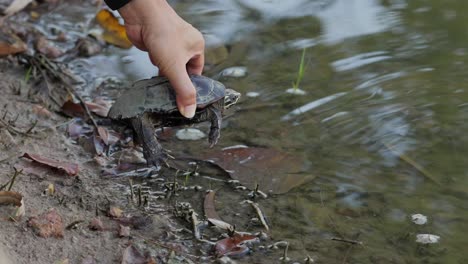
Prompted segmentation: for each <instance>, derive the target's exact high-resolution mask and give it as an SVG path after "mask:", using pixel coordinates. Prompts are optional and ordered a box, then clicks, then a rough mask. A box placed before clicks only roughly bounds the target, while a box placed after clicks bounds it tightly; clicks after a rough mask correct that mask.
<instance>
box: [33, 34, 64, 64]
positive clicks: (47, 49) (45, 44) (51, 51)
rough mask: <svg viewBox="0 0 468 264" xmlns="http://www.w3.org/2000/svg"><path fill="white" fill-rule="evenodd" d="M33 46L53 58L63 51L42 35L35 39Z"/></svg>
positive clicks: (60, 54)
mask: <svg viewBox="0 0 468 264" xmlns="http://www.w3.org/2000/svg"><path fill="white" fill-rule="evenodd" d="M35 48H36V50H37V51H39V52H40V53H42V54H44V55H45V56H46V57H47V58H51V59H55V58H58V57H60V56H62V55H63V51H61V50H60V49H59V48H57V47H56V46H55V45H53V44H52V43H50V42H49V41H48V40H47V38H46V37H44V36H39V37H38V38H37V39H36V43H35Z"/></svg>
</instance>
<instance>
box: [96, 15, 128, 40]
mask: <svg viewBox="0 0 468 264" xmlns="http://www.w3.org/2000/svg"><path fill="white" fill-rule="evenodd" d="M96 21H97V22H98V23H99V25H100V26H101V27H102V28H103V29H104V33H103V34H102V38H103V39H104V40H105V41H106V42H107V43H109V44H112V45H115V46H117V47H120V48H124V49H129V48H131V47H132V43H131V42H130V40H128V37H127V32H126V31H125V27H124V26H123V25H121V24H120V23H119V20H118V19H117V18H116V17H115V16H114V15H113V14H112V13H111V12H110V11H109V10H107V9H103V10H101V11H99V12H98V13H97V14H96Z"/></svg>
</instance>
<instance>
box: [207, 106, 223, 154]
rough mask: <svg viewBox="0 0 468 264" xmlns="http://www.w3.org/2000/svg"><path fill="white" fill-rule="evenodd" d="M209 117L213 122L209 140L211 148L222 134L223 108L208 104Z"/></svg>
mask: <svg viewBox="0 0 468 264" xmlns="http://www.w3.org/2000/svg"><path fill="white" fill-rule="evenodd" d="M207 114H208V119H209V120H210V122H211V127H210V133H209V135H208V142H209V143H210V148H212V147H213V146H214V145H216V143H218V139H219V137H220V136H221V132H220V131H221V122H222V121H223V116H222V114H221V110H219V109H218V108H216V107H215V106H213V105H210V106H208V109H207Z"/></svg>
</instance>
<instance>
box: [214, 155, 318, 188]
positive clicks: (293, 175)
mask: <svg viewBox="0 0 468 264" xmlns="http://www.w3.org/2000/svg"><path fill="white" fill-rule="evenodd" d="M206 159H207V160H211V161H213V162H214V163H215V164H216V165H218V166H219V167H221V168H223V169H224V170H225V171H226V172H227V173H229V175H230V176H231V177H232V178H233V179H236V180H239V181H240V182H241V183H242V184H243V185H245V186H247V187H249V188H251V189H253V188H255V186H256V185H257V184H259V186H260V189H262V190H265V191H272V192H273V193H285V192H288V191H289V190H291V189H292V188H294V187H297V186H299V185H301V184H303V183H304V182H306V181H308V180H310V179H311V178H312V177H311V176H310V175H304V174H302V173H300V172H301V171H302V170H303V168H302V165H303V161H302V159H300V158H299V157H295V156H292V155H291V154H288V153H285V152H280V151H278V150H275V149H270V148H247V147H237V148H227V149H223V150H221V151H213V152H211V153H209V154H208V155H207V158H206Z"/></svg>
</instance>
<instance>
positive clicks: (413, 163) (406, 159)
mask: <svg viewBox="0 0 468 264" xmlns="http://www.w3.org/2000/svg"><path fill="white" fill-rule="evenodd" d="M382 144H383V145H384V146H385V147H386V148H387V149H388V150H390V151H391V152H392V153H393V154H394V155H396V156H398V157H399V158H400V159H401V160H403V161H404V162H406V163H408V164H409V165H411V166H413V167H414V168H415V169H416V170H418V171H419V172H420V173H421V174H422V175H424V176H425V177H426V178H427V179H429V180H431V181H432V182H434V183H435V184H437V185H441V184H440V182H439V181H438V180H436V178H435V177H434V176H433V175H432V174H431V173H430V172H428V171H427V170H426V169H424V167H423V166H421V165H419V164H418V163H417V162H416V161H414V160H412V159H411V158H410V157H408V156H406V155H405V154H400V153H398V152H396V151H395V150H394V149H393V147H392V146H390V145H388V144H386V143H385V142H382Z"/></svg>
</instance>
